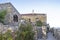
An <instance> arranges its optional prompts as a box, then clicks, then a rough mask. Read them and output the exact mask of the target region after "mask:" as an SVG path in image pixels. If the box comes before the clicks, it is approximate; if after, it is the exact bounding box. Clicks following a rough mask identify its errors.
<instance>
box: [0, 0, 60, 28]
mask: <svg viewBox="0 0 60 40" xmlns="http://www.w3.org/2000/svg"><path fill="white" fill-rule="evenodd" d="M5 2H11V3H12V4H13V6H14V7H15V8H16V9H17V10H18V11H19V12H20V13H21V14H22V13H23V14H24V13H31V12H32V10H33V9H34V12H37V13H45V14H47V23H49V24H50V26H51V27H60V0H0V3H5Z"/></svg>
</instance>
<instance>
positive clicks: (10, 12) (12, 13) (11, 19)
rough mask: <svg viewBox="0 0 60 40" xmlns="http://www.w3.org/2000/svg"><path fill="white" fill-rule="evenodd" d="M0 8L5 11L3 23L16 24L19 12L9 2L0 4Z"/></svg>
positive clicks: (18, 20) (18, 19)
mask: <svg viewBox="0 0 60 40" xmlns="http://www.w3.org/2000/svg"><path fill="white" fill-rule="evenodd" d="M0 10H6V11H7V15H6V16H5V20H4V23H5V24H9V25H18V22H20V16H19V15H20V14H19V12H18V11H17V10H16V9H15V7H14V6H13V5H12V4H11V3H3V4H0Z"/></svg>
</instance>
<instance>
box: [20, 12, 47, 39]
mask: <svg viewBox="0 0 60 40" xmlns="http://www.w3.org/2000/svg"><path fill="white" fill-rule="evenodd" d="M21 18H22V19H25V20H27V21H29V22H31V23H33V24H36V21H39V20H40V21H41V22H42V23H43V25H42V26H41V27H39V26H35V27H33V28H34V30H35V31H36V32H37V31H38V32H37V34H36V36H37V38H36V40H37V39H39V38H42V36H43V38H46V30H47V15H46V14H44V13H34V11H32V13H27V14H21ZM42 33H43V34H42Z"/></svg>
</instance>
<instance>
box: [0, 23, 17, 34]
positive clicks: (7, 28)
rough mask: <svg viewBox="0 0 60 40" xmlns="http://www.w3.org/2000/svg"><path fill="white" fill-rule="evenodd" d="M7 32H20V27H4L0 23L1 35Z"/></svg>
mask: <svg viewBox="0 0 60 40" xmlns="http://www.w3.org/2000/svg"><path fill="white" fill-rule="evenodd" d="M7 30H11V31H12V32H13V31H16V30H18V26H11V25H3V24H2V23H0V33H1V32H2V33H5V32H6V31H7Z"/></svg>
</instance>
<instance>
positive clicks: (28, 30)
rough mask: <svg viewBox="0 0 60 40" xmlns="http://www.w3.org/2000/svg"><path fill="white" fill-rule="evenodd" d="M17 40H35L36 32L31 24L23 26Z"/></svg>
mask: <svg viewBox="0 0 60 40" xmlns="http://www.w3.org/2000/svg"><path fill="white" fill-rule="evenodd" d="M16 40H34V32H33V31H32V25H31V24H30V23H27V24H21V26H20V27H19V31H18V35H17V39H16Z"/></svg>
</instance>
